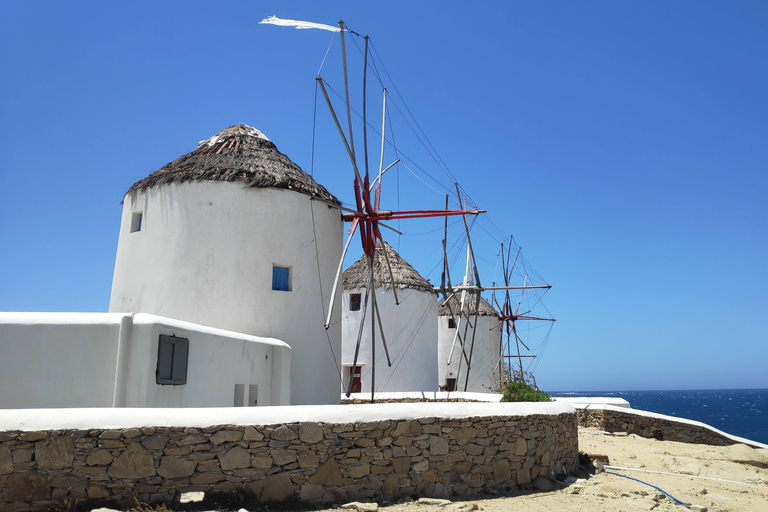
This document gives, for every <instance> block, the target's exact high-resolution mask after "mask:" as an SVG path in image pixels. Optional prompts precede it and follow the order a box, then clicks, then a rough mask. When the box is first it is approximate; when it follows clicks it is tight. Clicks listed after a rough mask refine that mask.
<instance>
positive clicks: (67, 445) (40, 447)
mask: <svg viewBox="0 0 768 512" xmlns="http://www.w3.org/2000/svg"><path fill="white" fill-rule="evenodd" d="M35 460H36V461H37V469H63V468H68V467H71V466H72V462H74V460H75V443H74V440H73V439H72V438H71V437H64V436H58V437H54V438H51V440H50V442H48V443H46V442H45V441H40V442H38V443H35Z"/></svg>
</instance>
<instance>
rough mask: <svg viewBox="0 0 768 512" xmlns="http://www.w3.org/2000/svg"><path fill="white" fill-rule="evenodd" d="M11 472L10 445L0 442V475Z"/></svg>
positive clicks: (11, 457)
mask: <svg viewBox="0 0 768 512" xmlns="http://www.w3.org/2000/svg"><path fill="white" fill-rule="evenodd" d="M8 473H13V456H12V454H11V447H10V446H8V445H5V444H0V475H5V474H8Z"/></svg>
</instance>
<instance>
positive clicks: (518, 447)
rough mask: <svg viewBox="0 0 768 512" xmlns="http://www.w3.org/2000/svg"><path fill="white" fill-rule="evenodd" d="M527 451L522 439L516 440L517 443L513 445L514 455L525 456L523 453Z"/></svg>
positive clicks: (526, 444) (525, 443) (526, 445)
mask: <svg viewBox="0 0 768 512" xmlns="http://www.w3.org/2000/svg"><path fill="white" fill-rule="evenodd" d="M527 451H528V443H527V442H526V441H525V439H523V438H522V437H519V438H517V442H516V444H515V455H520V456H522V455H525V452H527Z"/></svg>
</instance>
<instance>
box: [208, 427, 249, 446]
mask: <svg viewBox="0 0 768 512" xmlns="http://www.w3.org/2000/svg"><path fill="white" fill-rule="evenodd" d="M242 439H243V433H242V432H241V431H239V430H219V431H218V432H216V433H215V434H213V435H212V436H211V442H212V443H213V444H221V443H234V442H236V441H240V440H242Z"/></svg>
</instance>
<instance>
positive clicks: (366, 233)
mask: <svg viewBox="0 0 768 512" xmlns="http://www.w3.org/2000/svg"><path fill="white" fill-rule="evenodd" d="M338 31H339V32H340V35H341V51H342V64H343V70H344V105H345V107H346V113H347V132H346V133H345V131H344V128H343V127H342V124H341V122H340V121H339V118H338V116H337V114H336V110H335V109H334V107H333V103H332V101H331V99H330V97H329V95H328V91H327V88H326V82H325V80H324V79H323V78H322V77H321V76H320V75H318V76H317V78H316V80H317V83H318V85H319V87H320V89H321V91H322V93H323V97H324V98H325V102H326V104H327V106H328V109H329V111H330V113H331V115H332V117H333V120H334V123H335V125H336V128H337V130H338V132H339V136H340V137H341V140H342V142H343V144H344V147H345V149H346V151H347V155H348V156H349V160H350V162H351V164H352V170H353V172H354V182H353V189H354V195H355V209H348V208H342V210H343V211H344V212H345V213H344V214H343V218H344V220H345V221H347V222H350V223H351V226H350V228H349V233H348V237H347V241H346V243H345V244H344V249H343V251H342V256H341V259H340V260H339V265H338V269H337V272H336V278H335V280H334V284H333V290H332V291H331V301H330V305H329V307H328V316H327V318H326V328H328V326H329V325H330V319H331V316H332V312H333V304H334V301H335V297H336V293H337V289H338V284H339V276H340V275H341V270H342V267H343V263H344V257H345V256H346V252H347V249H348V248H349V244H350V242H351V240H352V237H353V236H354V234H355V231H358V230H359V233H360V240H361V243H362V247H363V252H364V254H365V256H366V257H367V258H368V268H369V279H368V286H367V287H366V292H365V298H364V300H363V301H362V321H361V323H360V326H359V332H358V337H357V342H356V347H355V357H354V361H353V368H355V367H356V366H357V360H358V354H359V349H360V343H361V340H362V335H363V328H364V325H365V318H366V316H367V315H366V313H367V310H368V307H369V303H370V307H371V308H372V310H373V314H371V351H372V354H373V361H374V364H373V365H372V374H371V401H373V399H374V390H375V347H376V339H375V337H376V331H377V329H376V326H377V322H378V327H379V332H380V335H381V342H382V345H383V347H384V350H385V352H386V355H387V363H388V365H389V366H391V365H392V361H391V359H390V357H389V351H388V348H387V344H386V339H385V337H384V330H383V328H382V325H381V320H380V313H379V308H378V303H377V300H376V294H375V293H374V258H376V257H377V251H376V242H377V241H384V238H383V237H382V235H381V230H380V228H381V227H385V228H388V229H391V230H393V231H395V232H397V233H399V231H397V230H395V229H394V228H392V227H390V226H387V225H386V224H384V221H390V220H400V219H415V218H426V217H447V216H452V215H463V216H464V217H465V219H466V216H467V215H477V214H479V213H483V211H482V210H478V209H471V210H467V209H463V210H448V209H447V208H446V209H445V210H400V211H391V210H382V209H381V207H380V205H381V184H382V176H383V175H384V173H385V172H386V171H387V170H388V169H390V168H392V167H393V166H394V165H396V164H397V163H398V162H399V159H398V160H395V162H393V163H392V164H390V165H389V166H388V167H387V168H384V149H385V144H386V138H385V133H386V118H387V115H386V114H387V89H386V88H382V92H383V106H382V124H381V153H380V154H381V156H380V159H379V167H378V175H377V176H376V178H375V179H374V180H373V181H372V182H371V179H370V173H369V161H368V120H367V105H366V99H367V70H368V43H369V40H368V36H365V37H364V40H365V53H364V60H363V94H362V103H363V107H362V125H363V149H364V156H363V159H362V164H363V165H362V167H363V172H361V171H360V166H359V162H358V156H357V153H356V148H355V143H354V130H353V124H352V115H351V106H350V101H349V77H348V73H347V58H346V45H345V36H344V34H345V32H348V31H349V29H347V28H346V27H345V25H344V22H343V21H340V22H339V29H338ZM349 32H350V33H352V34H355V35H358V36H359V34H356V33H354V32H352V31H349ZM457 190H458V188H457ZM465 222H466V220H465ZM382 254H383V255H384V259H385V262H386V264H387V267H388V268H389V275H390V279H391V280H392V282H394V277H393V276H392V271H391V266H390V263H389V261H388V259H387V258H388V257H387V252H386V251H382ZM392 289H393V293H395V302H396V303H398V301H397V295H396V294H397V292H396V290H395V287H394V286H393V287H392ZM351 392H352V380H351V379H350V382H349V387H348V389H347V396H349V395H350V394H351Z"/></svg>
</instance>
